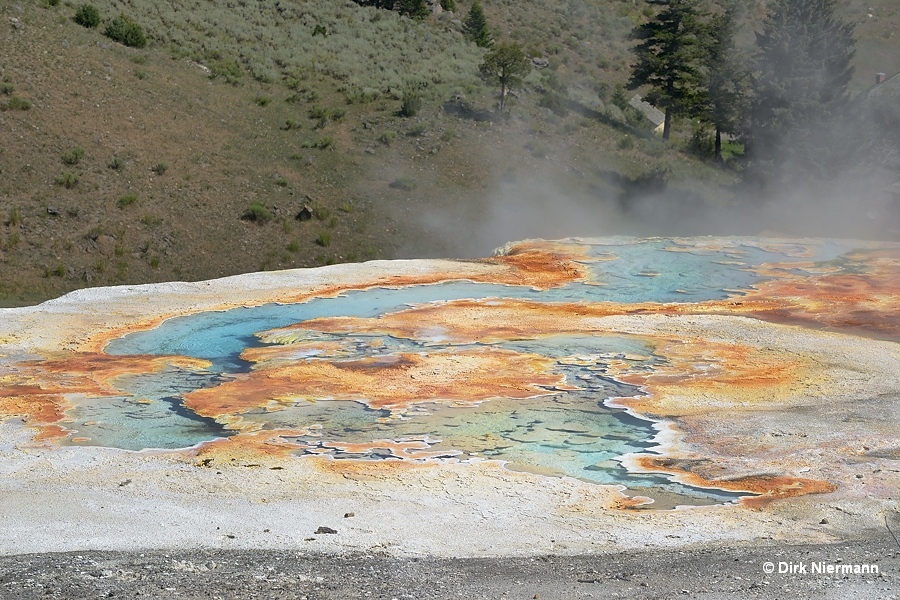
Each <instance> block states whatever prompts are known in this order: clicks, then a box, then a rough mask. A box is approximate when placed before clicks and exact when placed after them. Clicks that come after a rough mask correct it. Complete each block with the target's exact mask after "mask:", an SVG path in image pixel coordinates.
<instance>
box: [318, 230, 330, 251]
mask: <svg viewBox="0 0 900 600" xmlns="http://www.w3.org/2000/svg"><path fill="white" fill-rule="evenodd" d="M316 243H317V244H318V245H320V246H322V247H323V248H327V247H328V246H330V245H331V232H330V231H322V232H320V233H319V237H317V238H316Z"/></svg>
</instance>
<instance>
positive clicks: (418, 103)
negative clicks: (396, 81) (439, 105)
mask: <svg viewBox="0 0 900 600" xmlns="http://www.w3.org/2000/svg"><path fill="white" fill-rule="evenodd" d="M421 109H422V97H421V96H420V95H419V93H418V92H415V91H409V92H406V94H404V96H403V104H401V105H400V116H401V117H414V116H416V115H417V114H419V111H420V110H421Z"/></svg>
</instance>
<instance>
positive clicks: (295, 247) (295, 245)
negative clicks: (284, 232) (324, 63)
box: [287, 240, 300, 252]
mask: <svg viewBox="0 0 900 600" xmlns="http://www.w3.org/2000/svg"><path fill="white" fill-rule="evenodd" d="M287 249H288V252H300V242H298V241H297V240H291V243H290V244H288V247H287Z"/></svg>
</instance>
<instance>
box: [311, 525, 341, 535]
mask: <svg viewBox="0 0 900 600" xmlns="http://www.w3.org/2000/svg"><path fill="white" fill-rule="evenodd" d="M322 533H337V529H332V528H331V527H325V526H324V525H322V526H321V527H319V528H318V529H316V534H317V535H318V534H322Z"/></svg>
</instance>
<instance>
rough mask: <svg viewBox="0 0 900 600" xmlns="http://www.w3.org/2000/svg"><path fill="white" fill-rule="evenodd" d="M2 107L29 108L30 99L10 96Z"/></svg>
mask: <svg viewBox="0 0 900 600" xmlns="http://www.w3.org/2000/svg"><path fill="white" fill-rule="evenodd" d="M3 108H4V109H9V110H28V109H30V108H31V100H28V99H26V98H20V97H19V96H12V97H10V99H9V101H8V102H7V103H6V105H5V106H4V107H3Z"/></svg>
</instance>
